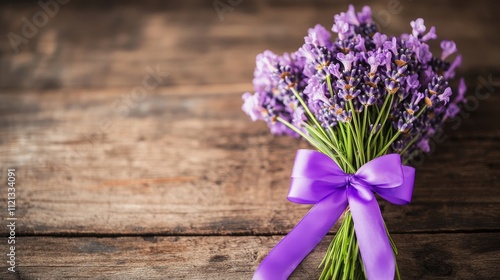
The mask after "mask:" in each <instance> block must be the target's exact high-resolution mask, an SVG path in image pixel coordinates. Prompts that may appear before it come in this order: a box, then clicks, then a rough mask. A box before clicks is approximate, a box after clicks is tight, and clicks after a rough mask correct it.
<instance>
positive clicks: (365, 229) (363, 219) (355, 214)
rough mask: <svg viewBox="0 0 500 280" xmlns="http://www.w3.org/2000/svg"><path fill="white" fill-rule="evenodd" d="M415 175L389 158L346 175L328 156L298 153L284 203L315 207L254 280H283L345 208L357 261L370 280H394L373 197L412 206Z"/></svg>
mask: <svg viewBox="0 0 500 280" xmlns="http://www.w3.org/2000/svg"><path fill="white" fill-rule="evenodd" d="M414 177H415V169H414V168H412V167H409V166H405V165H402V164H401V158H400V156H399V154H388V155H385V156H381V157H378V158H376V159H373V160H371V161H370V162H368V163H366V164H365V165H363V166H361V168H359V170H358V171H357V172H356V173H355V174H346V173H344V171H342V169H341V168H340V167H339V166H338V165H337V164H336V163H335V162H334V161H333V160H332V159H331V158H329V157H328V156H326V155H324V154H322V153H320V152H317V151H312V150H298V151H297V156H296V157H295V164H294V166H293V171H292V183H291V186H290V192H289V193H288V199H289V200H290V201H292V202H295V203H300V204H315V205H314V206H313V207H312V208H311V210H310V211H309V212H308V213H307V214H306V216H305V217H304V218H303V219H302V220H301V221H300V222H299V223H298V224H297V225H296V226H295V228H294V229H293V230H292V231H291V232H290V233H289V234H288V235H287V236H286V237H285V238H283V239H282V240H281V241H280V242H279V243H278V244H277V245H276V247H274V249H272V250H271V252H270V253H269V254H268V255H267V257H266V258H265V259H264V260H263V261H262V263H261V264H260V266H259V268H258V269H257V271H256V272H255V274H254V276H253V280H261V279H265V280H270V279H271V280H278V279H287V278H288V276H290V274H292V272H293V271H294V270H295V268H296V267H297V266H298V265H299V263H300V262H301V261H302V260H303V259H304V258H305V257H306V256H307V255H308V254H309V253H310V252H311V251H312V250H313V249H314V247H316V245H318V243H319V242H320V241H321V239H323V237H324V236H325V235H326V234H327V233H328V231H330V229H331V228H332V226H333V225H334V224H335V223H336V221H337V220H338V219H339V217H340V215H341V214H342V212H343V211H344V210H345V209H346V207H347V206H348V205H349V207H350V209H351V214H352V219H353V221H354V230H355V232H356V238H357V240H358V244H359V250H360V252H361V257H362V259H363V263H364V265H365V272H366V276H367V278H368V279H369V280H384V279H388V280H393V279H394V273H395V266H396V262H395V258H394V254H393V252H392V248H391V244H390V241H389V238H388V237H387V233H386V230H385V227H384V221H383V218H382V214H381V213H380V208H379V205H378V203H377V199H376V198H375V195H374V192H375V193H378V194H379V195H380V196H381V197H383V198H384V199H386V200H387V201H389V202H391V203H394V204H398V205H403V204H408V203H410V200H411V195H412V192H413V181H414Z"/></svg>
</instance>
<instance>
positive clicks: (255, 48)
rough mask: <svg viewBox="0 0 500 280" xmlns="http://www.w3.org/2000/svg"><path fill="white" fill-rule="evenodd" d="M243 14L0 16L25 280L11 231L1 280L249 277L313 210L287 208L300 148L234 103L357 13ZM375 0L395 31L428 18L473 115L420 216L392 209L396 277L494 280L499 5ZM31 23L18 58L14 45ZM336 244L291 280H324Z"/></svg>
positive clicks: (2, 250)
mask: <svg viewBox="0 0 500 280" xmlns="http://www.w3.org/2000/svg"><path fill="white" fill-rule="evenodd" d="M221 2H222V3H229V2H230V1H227V0H221ZM238 2H241V3H239V4H238V5H236V6H235V7H234V8H233V10H232V11H227V12H226V13H224V14H223V15H222V17H219V15H218V14H217V12H216V10H215V9H214V7H213V1H212V0H207V1H198V2H195V1H168V2H167V1H157V2H153V1H106V2H104V1H76V0H75V1H70V2H69V3H67V4H64V5H62V4H61V5H59V10H58V11H57V12H55V13H54V14H53V16H50V17H49V18H48V19H47V22H46V23H44V22H43V20H44V18H43V16H42V17H40V14H39V13H38V12H39V11H43V10H42V8H41V6H39V5H38V4H36V2H35V1H16V2H12V3H9V2H5V1H3V2H2V3H1V4H0V31H1V32H0V35H1V36H3V37H2V39H1V40H0V42H1V44H0V55H1V57H0V90H1V94H0V100H1V101H0V115H1V118H0V155H1V160H0V162H1V174H0V177H1V178H2V185H4V186H2V187H1V188H0V189H1V191H0V195H1V199H0V205H1V206H0V209H2V210H0V216H1V217H2V220H5V218H6V217H7V211H6V197H7V189H6V186H5V184H6V172H7V171H6V170H7V168H12V167H14V168H16V169H17V185H16V186H17V212H16V213H17V217H18V221H17V229H16V240H17V243H16V249H17V251H16V254H17V255H16V256H17V267H16V273H10V272H8V271H7V264H6V260H7V258H6V255H5V254H6V253H8V252H7V241H6V239H5V236H7V235H8V230H7V228H6V227H5V226H0V232H1V234H2V236H4V238H2V239H1V244H0V278H1V279H63V278H75V279H84V278H91V279H250V278H251V276H252V274H253V271H254V270H255V268H256V267H257V265H258V264H259V262H260V261H261V260H262V258H263V257H264V256H265V255H266V254H267V252H268V251H269V250H270V249H271V248H272V247H273V246H274V245H275V244H276V243H277V242H278V241H279V240H280V238H282V237H283V236H284V235H285V234H286V233H287V232H289V231H290V230H291V229H292V228H293V226H294V225H295V224H296V223H297V222H298V221H299V220H300V219H301V217H302V216H303V215H304V214H305V213H306V212H307V210H308V208H309V206H305V205H296V204H293V203H290V202H288V201H287V200H286V194H287V190H288V186H289V175H290V170H291V166H292V163H293V158H294V154H295V151H296V149H297V148H298V147H299V146H304V147H305V146H306V144H305V143H303V142H300V141H299V140H295V139H288V138H284V137H273V136H270V135H269V133H268V131H267V128H266V126H265V124H263V123H253V122H251V121H250V120H249V118H248V117H247V116H245V115H244V114H243V113H242V112H241V110H240V106H241V97H240V96H241V93H242V92H244V91H247V90H251V89H252V85H251V79H252V73H253V67H254V59H255V55H256V54H257V53H259V52H261V51H263V50H264V49H271V50H273V51H275V52H278V53H280V52H284V51H293V50H295V49H296V48H297V47H298V46H300V44H301V42H302V40H303V37H304V36H305V34H306V32H307V28H309V27H311V26H313V25H314V24H315V23H318V22H319V23H322V24H324V25H325V26H327V27H330V26H331V24H332V20H333V19H332V16H333V15H334V14H335V13H338V12H341V11H344V10H346V8H347V4H348V2H347V1H335V0H328V1H327V0H324V1H311V2H310V3H307V4H306V3H305V2H303V1H298V0H295V1H283V0H272V1H262V0H261V1H231V3H233V4H234V3H238ZM354 2H355V4H356V6H357V7H359V8H360V7H361V6H362V4H361V3H358V2H357V1H354ZM366 2H368V3H372V7H373V10H374V13H376V15H377V18H378V21H379V22H380V23H381V25H383V27H382V29H383V30H384V31H385V32H387V33H392V34H396V33H401V32H409V31H410V26H409V21H410V20H413V19H415V18H417V17H424V18H425V19H426V23H427V25H428V26H430V25H435V26H436V27H437V32H438V35H440V38H448V39H452V40H455V41H456V42H457V45H458V47H459V49H460V51H461V52H462V54H463V57H464V63H463V67H462V70H461V75H464V76H465V77H466V81H467V85H468V86H469V92H468V93H469V97H470V98H471V100H472V101H471V102H470V104H469V105H470V106H469V109H467V112H466V114H464V115H463V116H462V117H460V120H459V121H460V127H459V128H458V129H452V128H448V129H447V130H446V133H445V135H444V137H443V141H438V142H440V143H438V144H436V150H435V151H433V153H432V156H431V157H428V158H426V159H425V161H424V162H423V163H422V164H420V165H419V166H418V167H417V168H418V172H417V179H416V186H415V192H414V199H413V201H412V204H411V205H409V206H405V207H398V206H393V205H389V204H387V203H385V202H381V208H382V210H383V215H384V217H385V219H386V221H387V224H388V227H389V228H390V230H391V231H392V233H393V237H394V239H395V241H396V243H397V244H398V246H399V248H400V255H399V256H398V261H399V265H400V269H401V274H402V276H403V278H404V279H498V277H499V275H500V268H499V263H500V219H499V214H500V191H499V188H500V184H499V183H498V181H499V179H500V178H499V168H500V142H499V139H500V123H499V117H500V115H499V111H500V110H499V109H498V108H499V106H500V97H499V96H498V91H499V90H500V55H499V52H498V50H499V49H498V48H499V45H500V44H499V43H500V35H499V29H498V28H499V27H500V17H499V16H498V15H499V12H500V4H499V2H498V1H494V0H489V1H452V0H446V1H410V0H400V1H393V0H391V1H389V0H387V1H366ZM391 3H393V4H391ZM394 3H395V4H396V5H394ZM391 5H393V6H391ZM37 13H38V14H37ZM33 16H35V17H37V16H39V17H40V18H36V19H35V20H37V22H38V24H39V25H40V27H37V28H36V32H32V33H26V32H25V33H26V34H27V35H29V36H30V38H25V41H23V42H22V43H19V46H18V52H16V51H15V50H14V48H13V46H12V44H11V42H10V41H9V39H8V37H7V36H8V34H10V33H11V32H12V33H15V34H17V35H18V36H23V26H24V25H26V23H25V21H24V19H26V20H28V21H30V22H33ZM42 23H43V24H42ZM35 27H36V26H35ZM31 31H33V30H31ZM11 36H12V34H11ZM436 46H437V44H436ZM151 71H153V72H155V71H158V72H159V73H160V74H158V75H159V76H156V78H157V80H154V79H150V77H149V76H148V75H150V74H148V73H149V72H151ZM144 79H146V82H147V83H148V84H147V86H148V89H149V90H147V91H145V92H143V94H142V95H141V92H139V91H138V90H139V89H140V87H141V86H143V83H144ZM156 81H159V82H158V83H157V82H156ZM457 123H458V121H457ZM4 223H6V221H4ZM334 231H335V229H334V230H332V233H334ZM331 238H332V235H329V236H327V237H326V238H325V240H324V241H323V242H322V243H321V245H320V246H318V247H317V248H316V249H315V250H314V251H313V253H311V254H310V255H309V256H308V257H307V259H306V260H305V261H304V262H303V263H302V264H301V265H300V266H299V267H298V269H297V270H296V272H295V273H294V274H293V275H292V277H291V278H293V279H316V278H317V277H318V275H319V273H320V271H319V270H318V269H317V268H316V265H317V264H318V263H319V260H320V259H321V257H322V255H323V254H324V252H325V250H326V246H327V245H328V243H329V241H330V240H331ZM2 256H3V257H2Z"/></svg>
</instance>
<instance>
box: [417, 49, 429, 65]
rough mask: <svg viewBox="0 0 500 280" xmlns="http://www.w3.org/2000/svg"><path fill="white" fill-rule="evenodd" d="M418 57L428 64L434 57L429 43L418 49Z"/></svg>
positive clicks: (421, 61)
mask: <svg viewBox="0 0 500 280" xmlns="http://www.w3.org/2000/svg"><path fill="white" fill-rule="evenodd" d="M416 53H417V59H418V60H419V61H420V63H422V64H427V63H428V62H429V61H430V60H431V59H432V53H431V52H430V51H429V45H427V44H421V45H420V46H418V47H417V50H416Z"/></svg>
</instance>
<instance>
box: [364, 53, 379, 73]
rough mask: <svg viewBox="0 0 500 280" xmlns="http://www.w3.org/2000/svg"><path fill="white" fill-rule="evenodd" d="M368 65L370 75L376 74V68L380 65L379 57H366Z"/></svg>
mask: <svg viewBox="0 0 500 280" xmlns="http://www.w3.org/2000/svg"><path fill="white" fill-rule="evenodd" d="M367 62H368V64H370V73H373V74H375V72H377V68H378V66H379V65H380V64H381V63H382V61H381V59H380V57H379V56H378V55H375V54H374V55H372V56H370V57H368V61H367Z"/></svg>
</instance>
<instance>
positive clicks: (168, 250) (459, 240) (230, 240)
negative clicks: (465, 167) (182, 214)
mask: <svg viewBox="0 0 500 280" xmlns="http://www.w3.org/2000/svg"><path fill="white" fill-rule="evenodd" d="M281 238H282V236H269V237H255V236H241V237H229V236H227V237H157V236H151V237H120V238H63V237H60V238H53V237H20V238H18V239H17V243H16V260H17V262H16V264H17V265H16V271H17V272H16V273H15V274H14V273H10V272H7V267H6V265H7V264H6V262H5V261H2V262H0V278H2V279H6V280H7V279H66V278H70V279H250V278H251V276H252V274H253V272H254V270H255V269H256V267H257V265H258V264H259V263H260V261H261V260H262V258H263V257H264V256H265V255H266V254H267V253H268V252H269V250H270V249H271V248H272V247H273V246H274V245H275V244H276V243H277V242H278V241H279V240H280V239H281ZM331 238H332V237H331V236H328V237H326V238H325V239H324V240H323V241H322V242H321V243H320V245H319V246H318V247H317V248H316V249H315V250H314V251H313V252H312V253H311V254H310V255H309V256H308V257H307V258H306V259H305V260H304V261H303V262H302V264H301V265H299V267H298V268H297V270H296V271H295V272H294V274H293V275H292V276H291V278H290V279H317V278H318V276H319V273H320V271H319V269H318V268H317V265H318V264H319V262H320V261H321V258H322V257H323V254H324V253H325V251H326V249H327V246H328V242H329V241H330V240H331ZM393 238H394V240H395V242H396V243H397V244H398V248H399V251H400V254H399V256H398V264H399V268H400V271H401V275H402V278H403V279H436V278H439V279H485V280H486V279H497V277H498V275H499V274H500V268H499V266H498V261H499V253H500V247H499V244H500V234H498V233H478V234H434V235H428V234H403V235H399V234H395V235H393Z"/></svg>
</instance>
